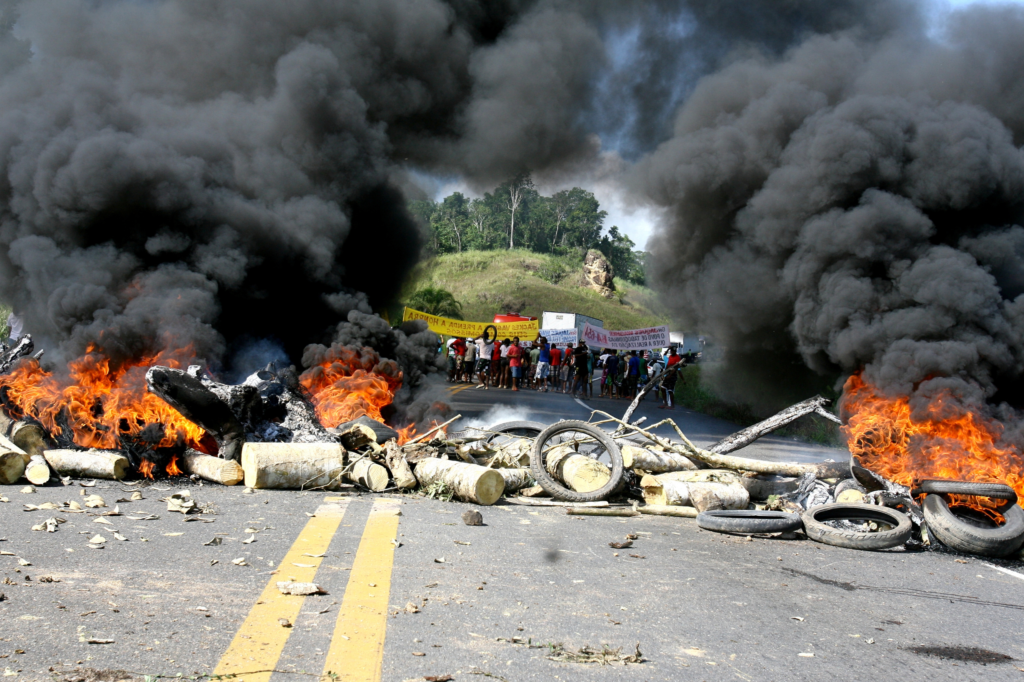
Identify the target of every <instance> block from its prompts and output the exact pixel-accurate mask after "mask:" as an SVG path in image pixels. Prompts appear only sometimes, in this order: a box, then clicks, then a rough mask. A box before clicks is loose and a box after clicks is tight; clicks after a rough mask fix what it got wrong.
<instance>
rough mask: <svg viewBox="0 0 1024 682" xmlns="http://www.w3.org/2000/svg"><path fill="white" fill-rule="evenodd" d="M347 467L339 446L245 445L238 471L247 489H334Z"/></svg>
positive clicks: (345, 455)
mask: <svg viewBox="0 0 1024 682" xmlns="http://www.w3.org/2000/svg"><path fill="white" fill-rule="evenodd" d="M347 464H348V453H347V452H346V451H345V448H344V447H343V446H342V445H341V443H246V444H245V445H244V446H243V447H242V469H243V470H244V471H245V485H246V487H248V488H277V489H285V490H305V489H309V488H317V489H321V488H322V489H324V490H338V489H340V487H341V486H342V485H343V483H342V478H343V475H344V472H345V468H346V465H347Z"/></svg>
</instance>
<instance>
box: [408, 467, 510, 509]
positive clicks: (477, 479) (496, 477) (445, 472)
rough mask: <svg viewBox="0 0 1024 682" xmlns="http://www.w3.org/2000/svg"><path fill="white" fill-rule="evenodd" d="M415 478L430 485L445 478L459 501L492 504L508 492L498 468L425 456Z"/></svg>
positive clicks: (423, 483) (422, 483)
mask: <svg viewBox="0 0 1024 682" xmlns="http://www.w3.org/2000/svg"><path fill="white" fill-rule="evenodd" d="M415 472H416V478H418V479H419V481H420V484H421V485H423V486H429V485H431V484H432V483H434V482H435V481H443V482H444V483H445V484H446V485H447V486H448V487H449V488H450V489H451V490H452V491H453V492H454V493H455V496H456V497H458V498H459V499H460V500H464V501H466V502H476V503H477V504H483V505H490V504H494V503H495V502H497V501H498V498H500V497H501V495H502V493H503V492H505V479H504V478H502V476H501V474H499V473H498V471H497V470H496V469H488V468H486V467H482V466H478V465H476V464H466V463H465V462H451V461H449V460H446V459H424V460H421V461H420V462H418V463H417V464H416V469H415Z"/></svg>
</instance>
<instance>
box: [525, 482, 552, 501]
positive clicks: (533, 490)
mask: <svg viewBox="0 0 1024 682" xmlns="http://www.w3.org/2000/svg"><path fill="white" fill-rule="evenodd" d="M519 497H520V498H530V499H536V498H539V497H551V493H549V492H548V491H547V490H544V488H542V487H540V486H539V485H534V486H530V487H529V488H523V489H522V490H520V491H519Z"/></svg>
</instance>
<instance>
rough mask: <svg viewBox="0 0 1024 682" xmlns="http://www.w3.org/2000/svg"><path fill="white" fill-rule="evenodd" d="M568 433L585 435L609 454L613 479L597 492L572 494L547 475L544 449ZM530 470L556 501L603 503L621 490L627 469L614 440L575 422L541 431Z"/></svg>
mask: <svg viewBox="0 0 1024 682" xmlns="http://www.w3.org/2000/svg"><path fill="white" fill-rule="evenodd" d="M568 431H575V432H577V433H579V432H582V433H586V434H587V435H588V436H590V437H591V438H593V439H594V440H596V441H597V442H598V444H600V446H601V447H603V452H604V453H607V455H608V457H609V459H610V460H611V470H612V476H611V479H609V481H608V482H607V483H606V484H604V485H603V486H601V487H600V488H598V489H597V490H594V491H592V492H589V493H578V492H576V491H575V490H570V489H569V488H566V487H565V486H563V485H562V484H561V483H559V482H558V481H556V480H555V479H554V478H552V476H551V474H549V473H548V470H547V467H545V466H544V463H545V462H544V460H545V452H544V448H545V446H546V444H547V443H548V442H549V441H552V442H557V440H558V435H559V434H560V433H566V432H568ZM530 470H531V471H532V472H533V478H534V480H536V481H537V484H538V485H540V487H542V488H544V490H546V491H548V493H550V494H551V496H552V497H554V498H555V499H557V500H566V501H567V502H597V501H599V500H603V499H605V498H607V497H608V496H609V495H611V494H612V493H613V492H615V491H616V490H617V489H618V488H619V486H620V484H621V483H622V480H623V477H624V475H625V469H624V468H623V466H622V453H621V452H619V446H618V445H616V444H615V441H614V440H612V438H611V436H610V435H609V434H607V433H605V432H604V431H602V430H601V429H600V428H598V427H596V426H594V425H592V424H588V423H587V422H581V421H576V420H567V421H561V422H557V423H555V424H552V425H551V426H549V427H547V428H546V429H544V430H543V431H541V433H540V435H538V436H537V438H536V440H534V443H533V452H532V453H531V454H530Z"/></svg>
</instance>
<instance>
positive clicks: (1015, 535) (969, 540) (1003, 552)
mask: <svg viewBox="0 0 1024 682" xmlns="http://www.w3.org/2000/svg"><path fill="white" fill-rule="evenodd" d="M914 493H915V494H917V493H924V494H926V495H927V497H925V498H924V521H925V524H926V525H927V532H928V534H929V535H930V536H931V537H932V538H933V539H935V540H938V541H939V542H941V543H942V544H943V545H945V546H946V547H949V548H950V549H954V550H956V551H958V552H964V553H967V554H981V555H982V556H990V557H1005V556H1009V555H1011V554H1014V553H1015V552H1017V551H1018V550H1020V548H1021V546H1022V545H1024V509H1021V508H1020V507H1019V506H1018V505H1017V493H1015V492H1014V490H1013V488H1011V487H1010V486H1008V485H1003V484H1001V483H972V482H969V481H922V482H921V484H920V485H919V486H918V488H917V489H916V490H915V491H914ZM945 495H970V496H975V497H988V498H990V499H993V500H1002V501H1003V504H1001V505H1000V506H999V507H997V508H996V511H998V512H999V513H1000V514H1001V515H1002V517H1003V520H1004V521H1003V523H1002V525H999V526H983V525H981V524H978V523H972V522H971V521H970V520H969V519H965V518H961V517H959V516H957V515H955V514H954V513H953V512H952V511H950V509H949V502H947V500H946V498H945V497H944V496H945Z"/></svg>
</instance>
